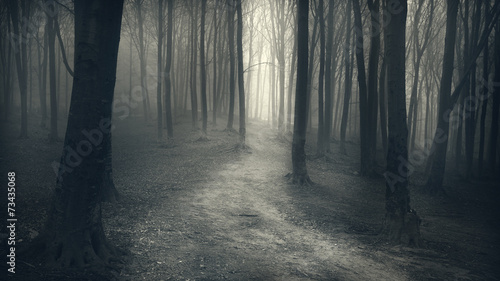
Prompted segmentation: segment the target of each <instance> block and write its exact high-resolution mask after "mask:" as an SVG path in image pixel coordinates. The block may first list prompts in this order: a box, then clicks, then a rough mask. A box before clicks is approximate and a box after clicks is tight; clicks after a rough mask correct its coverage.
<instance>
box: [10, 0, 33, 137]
mask: <svg viewBox="0 0 500 281" xmlns="http://www.w3.org/2000/svg"><path fill="white" fill-rule="evenodd" d="M20 4H21V10H22V14H21V17H22V19H23V22H24V21H25V20H26V21H29V9H28V7H29V4H30V2H28V3H26V0H23V1H20ZM8 8H9V13H10V18H11V20H12V28H13V29H14V36H15V38H14V39H13V41H15V43H14V54H15V62H16V69H17V80H18V82H19V90H20V92H21V133H20V135H19V137H20V138H27V137H28V87H27V71H28V70H27V68H28V63H27V50H26V49H27V48H26V44H27V42H28V40H27V39H28V34H27V28H22V27H21V30H19V29H20V27H19V25H18V24H20V23H21V21H19V7H18V1H14V0H9V1H8ZM8 94H9V93H7V95H8ZM11 101H12V99H9V102H11Z"/></svg>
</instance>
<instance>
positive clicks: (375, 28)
mask: <svg viewBox="0 0 500 281" xmlns="http://www.w3.org/2000/svg"><path fill="white" fill-rule="evenodd" d="M379 6H380V1H379V0H368V8H369V10H370V14H371V37H370V38H371V41H370V58H369V60H368V92H367V94H368V105H367V110H368V112H367V117H366V126H367V128H366V132H367V134H366V137H367V138H368V140H367V142H368V143H367V146H368V159H367V160H366V161H367V162H368V163H367V165H368V167H367V168H368V170H367V171H366V174H367V175H369V176H371V175H373V174H374V170H373V168H374V167H375V163H376V160H375V159H376V152H377V123H378V122H377V120H378V119H377V117H378V106H377V103H378V93H377V90H378V89H377V82H378V77H377V74H378V64H379V56H380V33H379V29H380V23H379V20H380V16H379Z"/></svg>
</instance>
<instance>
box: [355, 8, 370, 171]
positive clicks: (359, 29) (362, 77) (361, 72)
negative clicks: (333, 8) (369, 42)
mask: <svg viewBox="0 0 500 281" xmlns="http://www.w3.org/2000/svg"><path fill="white" fill-rule="evenodd" d="M352 1H353V9H354V30H355V34H356V46H355V48H356V50H355V52H356V63H357V66H358V84H359V114H360V118H359V120H360V121H359V125H360V126H359V127H360V129H359V131H360V146H361V169H360V171H361V175H362V176H368V175H369V174H370V171H372V166H373V165H372V164H373V163H371V162H370V151H369V145H370V144H369V139H368V99H367V92H368V90H367V85H366V73H365V58H364V55H363V54H364V51H363V49H364V47H363V24H362V22H361V7H360V5H359V0H352Z"/></svg>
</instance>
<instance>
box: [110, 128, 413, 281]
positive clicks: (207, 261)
mask: <svg viewBox="0 0 500 281" xmlns="http://www.w3.org/2000/svg"><path fill="white" fill-rule="evenodd" d="M249 131H251V132H257V133H250V134H249V136H248V143H249V144H250V146H251V147H252V153H235V152H232V151H230V150H228V148H230V147H231V146H230V144H229V143H224V144H222V145H220V144H219V145H215V146H216V148H217V149H218V150H219V152H220V153H227V154H228V157H230V158H231V161H224V163H220V162H219V161H220V159H217V158H218V157H216V156H214V155H210V153H209V152H208V155H206V157H208V159H207V158H203V160H200V161H199V162H197V163H191V164H194V166H191V167H189V168H190V169H191V172H192V173H193V172H194V173H196V171H197V170H198V171H200V174H190V175H189V176H188V179H189V180H188V185H186V182H179V185H178V186H177V187H174V188H170V189H169V188H161V189H157V190H156V192H157V193H156V197H160V198H157V200H155V202H154V203H153V206H151V207H150V208H145V209H149V210H144V213H145V221H144V222H143V224H142V226H141V224H138V225H137V226H139V227H140V228H142V230H140V231H133V233H135V234H136V237H132V239H131V240H132V241H133V243H135V245H134V246H133V247H132V251H133V253H134V254H136V255H137V256H138V257H137V258H136V259H135V260H134V263H135V264H134V265H133V266H132V267H131V268H136V269H137V268H140V269H143V272H127V270H125V272H124V274H123V276H122V277H125V278H126V277H127V276H129V277H130V280H133V279H136V278H137V275H136V274H139V275H140V276H141V277H143V278H146V279H150V280H156V278H158V277H159V278H160V279H161V278H163V279H166V280H224V279H228V280H311V279H315V280H337V279H338V280H375V279H377V280H405V279H407V276H406V274H405V272H402V271H401V270H400V269H399V268H397V266H396V267H395V266H393V265H391V264H388V263H386V262H384V261H376V260H375V257H373V256H370V255H368V254H367V253H366V252H365V251H364V250H363V248H364V247H362V246H361V244H360V243H359V242H357V241H355V240H353V239H352V237H349V236H348V234H346V233H345V231H344V229H345V225H344V224H339V225H337V226H336V227H337V229H335V230H333V231H332V233H325V231H322V230H321V227H318V225H317V224H316V223H315V222H314V220H313V221H308V220H307V218H308V217H309V216H311V215H315V214H307V213H304V212H303V209H304V207H305V208H306V209H307V208H308V207H307V205H310V204H311V205H314V204H317V205H323V206H325V205H329V206H332V208H334V209H338V208H339V205H337V206H336V207H335V206H334V204H332V202H327V199H323V200H320V198H318V197H310V198H308V197H307V195H306V194H301V193H304V191H300V190H298V187H295V186H293V185H289V184H288V183H287V180H286V179H285V178H284V175H285V174H286V173H288V172H289V171H290V170H289V169H288V167H287V165H286V164H285V163H288V162H289V160H288V158H289V149H288V146H289V144H287V143H286V142H280V141H277V140H276V139H275V133H274V132H272V131H270V130H269V129H265V128H254V130H249ZM212 138H213V139H212V140H211V142H216V143H218V142H220V140H217V139H216V136H213V137H212ZM188 145H189V146H192V147H191V149H193V150H195V151H194V153H193V154H196V153H197V152H196V149H198V148H199V146H206V148H207V150H210V149H209V147H213V146H214V144H213V143H210V142H208V143H206V144H205V143H201V144H200V143H199V142H196V141H193V142H191V143H189V144H188ZM175 149H176V148H173V149H171V150H170V151H169V153H170V154H172V155H175V154H176V152H175ZM202 150H203V149H202ZM200 153H202V154H203V152H201V151H200ZM205 153H207V152H205ZM172 155H170V156H171V157H172ZM201 156H203V155H201ZM210 157H213V159H211V158H210ZM146 158H147V157H146ZM219 158H220V157H219ZM225 160H227V159H225ZM167 161H168V160H167ZM193 161H194V162H196V161H197V160H196V159H194V160H193ZM205 162H208V163H211V164H212V165H210V167H209V168H211V169H213V172H208V173H204V172H203V171H204V169H205V168H207V167H206V166H205V167H204V165H205ZM219 164H220V165H219ZM185 165H186V166H188V165H190V163H189V161H188V163H185ZM200 165H201V166H200ZM186 168H188V167H186ZM189 168H188V169H189ZM181 170H182V169H181ZM149 174H150V175H151V176H153V175H154V174H155V173H154V172H153V171H150V173H149ZM143 176H145V175H143ZM146 177H148V176H146ZM118 178H120V177H117V179H118ZM161 182H162V180H159V177H158V176H157V177H156V183H155V184H156V185H161ZM145 185H146V186H147V184H145ZM168 185H170V184H168V183H166V186H168ZM166 186H164V187H166ZM174 186H175V185H174ZM172 193H174V194H172ZM305 193H308V192H307V191H305ZM302 195H304V197H301V196H302ZM312 200H314V202H311V201H312ZM338 203H340V202H338ZM324 215H325V216H326V217H328V216H329V214H324ZM329 224H330V225H331V224H332V222H330V223H329ZM137 226H136V227H137ZM155 259H156V262H155ZM139 271H141V270H139ZM160 279H158V280H160Z"/></svg>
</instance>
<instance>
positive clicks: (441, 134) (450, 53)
mask: <svg viewBox="0 0 500 281" xmlns="http://www.w3.org/2000/svg"><path fill="white" fill-rule="evenodd" d="M457 11H458V2H456V1H454V0H447V11H446V15H447V16H446V37H445V42H444V44H445V45H444V57H443V70H442V76H441V83H440V87H439V107H438V115H437V116H438V119H437V127H436V131H435V134H434V141H433V145H434V146H435V152H434V156H433V157H432V158H430V159H431V160H430V161H432V163H431V167H430V175H429V177H428V179H427V183H426V186H427V188H428V190H429V192H430V193H431V194H437V193H438V192H442V191H443V190H442V186H443V179H444V172H445V166H446V152H447V146H448V131H449V122H448V120H447V119H445V117H446V114H447V112H446V111H447V110H448V106H449V103H450V93H451V80H452V77H453V60H454V55H455V52H454V45H455V38H456V33H457V27H456V23H457Z"/></svg>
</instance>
